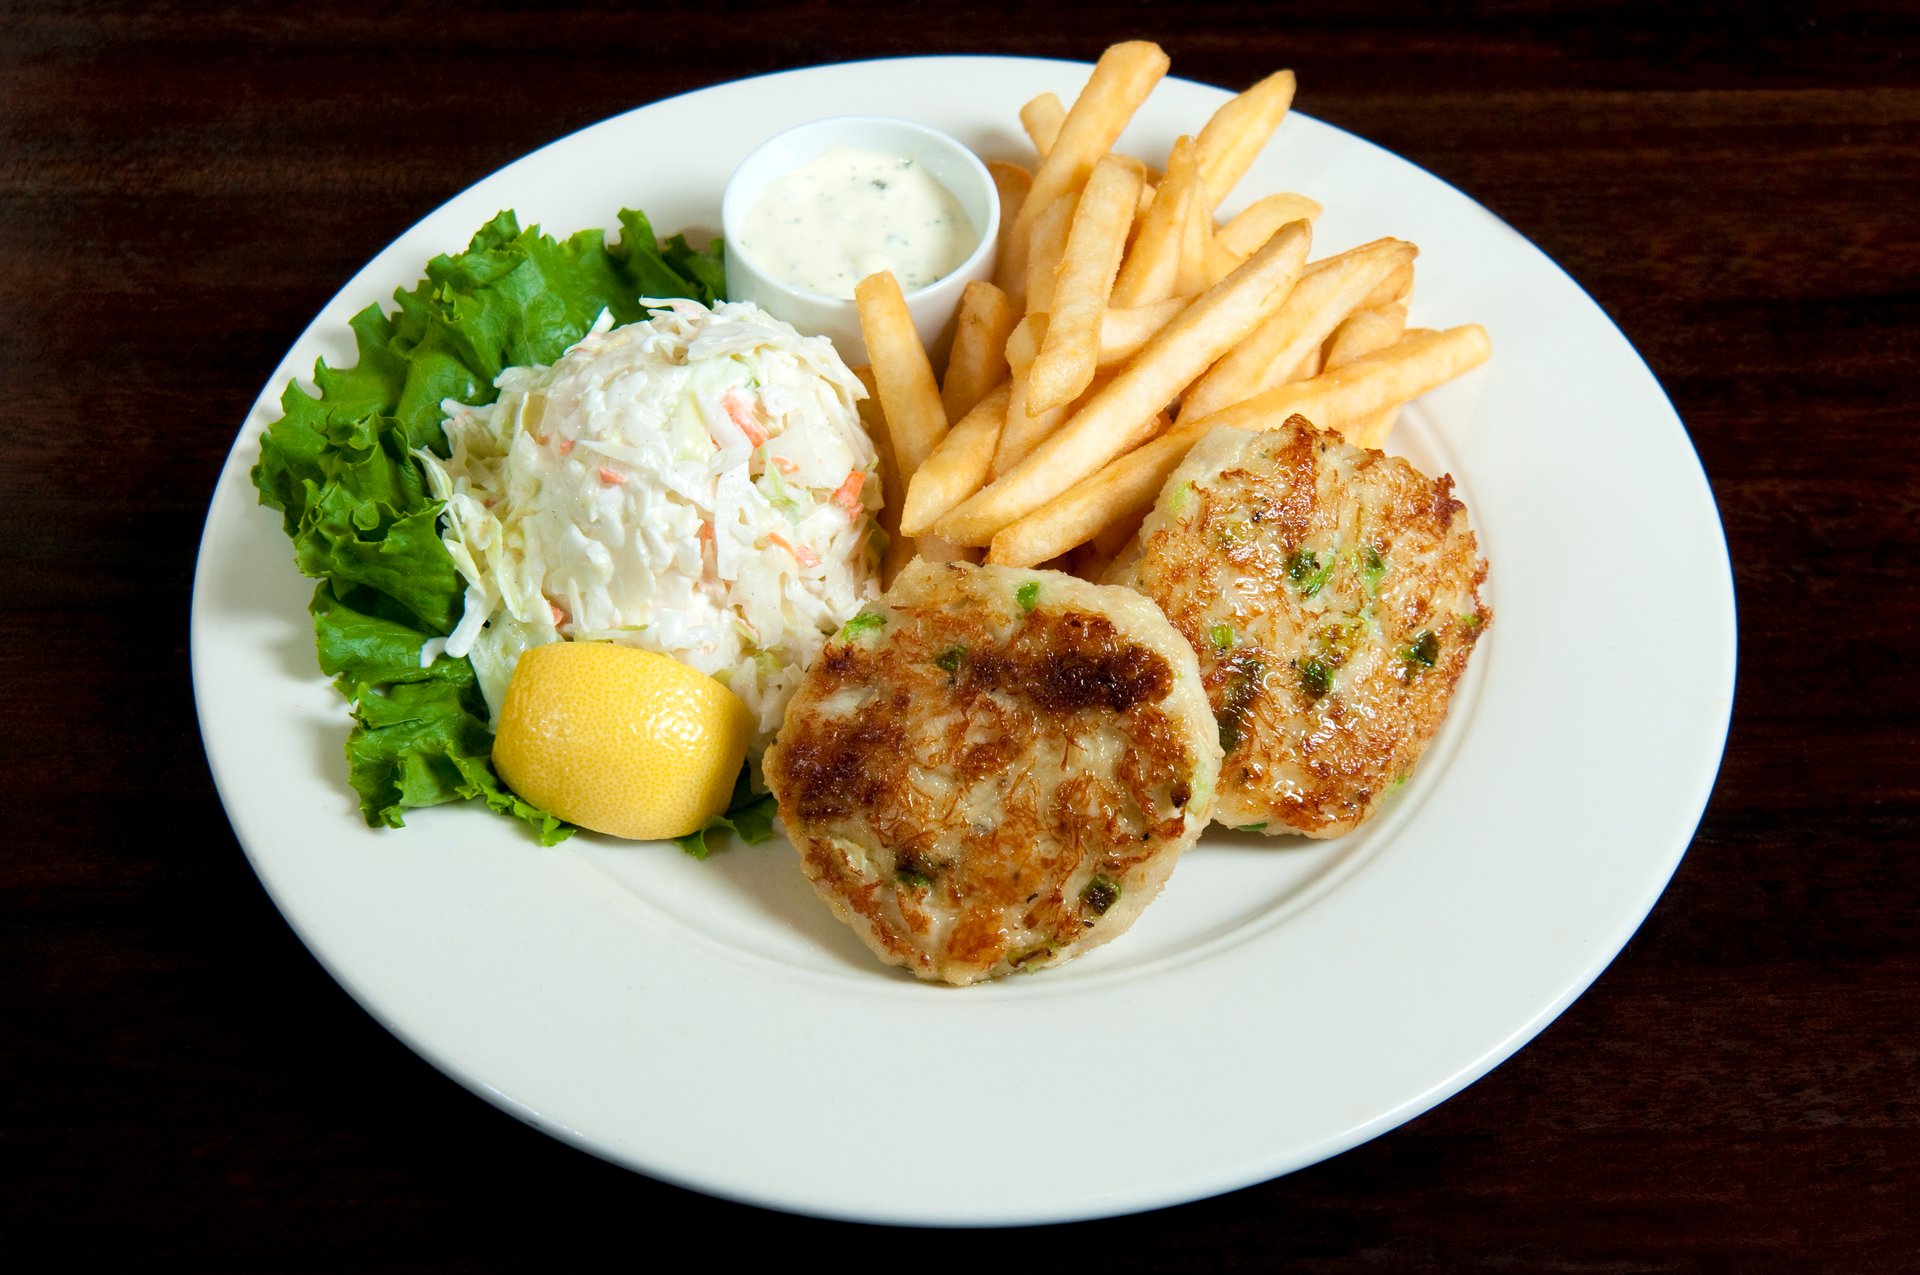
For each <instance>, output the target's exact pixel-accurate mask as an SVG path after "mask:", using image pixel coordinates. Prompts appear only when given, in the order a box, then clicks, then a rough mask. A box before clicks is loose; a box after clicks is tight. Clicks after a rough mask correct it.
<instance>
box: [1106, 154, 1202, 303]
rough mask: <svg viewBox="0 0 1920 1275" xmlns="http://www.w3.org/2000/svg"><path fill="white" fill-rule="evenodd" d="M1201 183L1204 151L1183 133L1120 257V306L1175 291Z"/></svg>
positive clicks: (1116, 295)
mask: <svg viewBox="0 0 1920 1275" xmlns="http://www.w3.org/2000/svg"><path fill="white" fill-rule="evenodd" d="M1199 184H1200V161H1199V152H1198V150H1197V149H1196V148H1195V146H1194V142H1193V139H1192V138H1191V137H1182V138H1180V139H1179V140H1177V141H1175V142H1174V144H1173V152H1172V154H1170V155H1169V156H1168V157H1167V175H1166V177H1165V179H1163V180H1162V181H1161V183H1160V185H1159V186H1158V187H1157V188H1155V190H1154V192H1153V203H1152V204H1151V205H1149V206H1148V208H1147V211H1146V213H1145V215H1144V216H1142V217H1141V219H1140V231H1139V233H1138V234H1136V235H1134V237H1133V244H1132V246H1131V247H1129V248H1128V249H1127V254H1126V257H1125V259H1124V260H1123V261H1122V262H1121V265H1120V274H1119V277H1118V278H1116V279H1115V280H1114V282H1113V296H1112V299H1111V301H1110V304H1112V305H1114V306H1117V307H1121V308H1126V307H1131V306H1140V305H1150V304H1152V303H1153V302H1155V301H1161V300H1165V299H1166V298H1167V297H1170V296H1172V295H1174V292H1173V285H1174V282H1175V281H1176V279H1178V277H1179V274H1180V250H1181V247H1182V244H1183V243H1184V235H1185V231H1186V217H1187V215H1188V213H1189V212H1191V211H1192V208H1193V201H1192V200H1191V199H1189V198H1188V192H1189V191H1191V190H1192V189H1193V188H1195V187H1197V186H1198V185H1199Z"/></svg>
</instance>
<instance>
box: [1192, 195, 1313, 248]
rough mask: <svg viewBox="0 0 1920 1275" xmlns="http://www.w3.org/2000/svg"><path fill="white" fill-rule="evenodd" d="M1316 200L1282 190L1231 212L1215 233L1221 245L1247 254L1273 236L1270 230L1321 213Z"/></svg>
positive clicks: (1310, 219)
mask: <svg viewBox="0 0 1920 1275" xmlns="http://www.w3.org/2000/svg"><path fill="white" fill-rule="evenodd" d="M1320 211H1321V209H1320V204H1319V201H1318V200H1313V199H1308V198H1307V197H1306V196H1305V195H1294V194H1287V193H1281V194H1278V195H1267V196H1265V197H1264V198H1261V199H1256V200H1254V201H1253V202H1252V203H1250V204H1248V205H1247V206H1246V207H1245V208H1242V209H1241V210H1240V211H1239V212H1238V213H1236V214H1234V217H1233V220H1232V221H1229V222H1228V223H1227V224H1226V225H1224V226H1222V227H1220V232H1219V234H1218V235H1217V236H1216V237H1217V238H1218V239H1219V241H1220V244H1221V246H1222V247H1224V248H1226V249H1227V251H1229V252H1231V253H1233V255H1234V256H1236V257H1242V258H1245V257H1250V256H1252V255H1253V254H1254V253H1255V252H1258V251H1259V250H1260V245H1261V244H1263V243H1265V242H1266V241H1267V240H1269V239H1271V238H1273V232H1274V231H1276V230H1278V229H1280V227H1282V226H1284V225H1286V224H1287V223H1288V222H1290V221H1313V220H1314V219H1315V218H1317V217H1319V215H1320Z"/></svg>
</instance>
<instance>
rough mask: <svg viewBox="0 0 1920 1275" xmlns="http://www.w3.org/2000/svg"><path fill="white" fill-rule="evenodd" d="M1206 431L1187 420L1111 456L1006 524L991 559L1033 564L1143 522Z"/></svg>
mask: <svg viewBox="0 0 1920 1275" xmlns="http://www.w3.org/2000/svg"><path fill="white" fill-rule="evenodd" d="M1205 432H1206V431H1205V430H1204V429H1196V428H1194V427H1192V426H1182V427H1181V428H1179V429H1176V430H1173V431H1171V432H1170V433H1165V434H1162V435H1160V437H1158V438H1156V439H1154V440H1152V441H1151V442H1148V443H1144V444H1142V445H1141V446H1139V447H1137V448H1135V449H1134V450H1133V451H1130V452H1128V453H1127V454H1126V455H1124V456H1121V457H1119V458H1118V459H1116V460H1113V461H1111V462H1109V463H1108V464H1107V465H1106V466H1105V467H1104V468H1102V469H1101V470H1100V471H1099V472H1098V473H1095V474H1094V475H1093V476H1092V477H1090V478H1088V479H1086V480H1084V481H1082V482H1079V483H1076V484H1075V485H1074V486H1072V487H1070V488H1068V489H1067V490H1066V491H1065V492H1063V493H1062V494H1060V495H1059V496H1057V497H1055V498H1054V499H1053V500H1051V501H1049V502H1048V503H1046V504H1044V505H1042V506H1041V507H1040V508H1038V509H1036V510H1034V511H1033V512H1032V513H1030V514H1028V515H1027V516H1026V517H1024V518H1022V519H1020V520H1019V521H1018V522H1014V523H1010V524H1009V525H1007V526H1005V527H1003V528H1001V529H1000V531H999V532H997V533H996V534H995V535H994V537H993V545H992V547H991V548H990V549H988V551H987V561H988V562H991V563H999V564H1002V565H1005V566H1010V567H1030V566H1032V565H1033V564H1034V563H1036V562H1044V561H1045V560H1046V559H1048V558H1051V557H1053V556H1054V555H1056V554H1060V553H1065V552H1066V551H1067V550H1069V549H1071V548H1073V547H1074V546H1076V545H1080V544H1085V543H1086V542H1087V541H1088V540H1091V539H1093V538H1094V537H1096V536H1097V535H1098V534H1099V533H1100V532H1101V531H1102V530H1104V529H1105V528H1107V527H1111V526H1115V525H1117V524H1124V523H1127V522H1128V521H1129V520H1131V522H1132V524H1133V525H1134V526H1138V524H1139V522H1140V520H1141V518H1143V517H1145V516H1146V512H1147V510H1148V509H1150V508H1152V507H1153V502H1154V499H1155V498H1156V497H1158V496H1159V494H1160V489H1161V488H1162V487H1164V486H1165V485H1166V482H1167V475H1169V474H1171V473H1172V472H1173V471H1174V470H1175V469H1177V468H1178V467H1179V465H1180V462H1181V460H1183V459H1184V458H1185V457H1186V454H1187V451H1188V450H1189V449H1190V448H1191V447H1192V446H1193V445H1194V444H1195V443H1196V442H1198V441H1199V440H1200V436H1201V435H1202V434H1203V433H1205ZM1131 534H1132V533H1131V532H1129V535H1131ZM1123 543H1124V542H1123Z"/></svg>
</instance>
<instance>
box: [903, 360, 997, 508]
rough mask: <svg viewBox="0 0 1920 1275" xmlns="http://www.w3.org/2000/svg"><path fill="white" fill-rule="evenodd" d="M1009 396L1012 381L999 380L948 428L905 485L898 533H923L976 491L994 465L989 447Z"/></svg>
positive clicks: (991, 445)
mask: <svg viewBox="0 0 1920 1275" xmlns="http://www.w3.org/2000/svg"><path fill="white" fill-rule="evenodd" d="M1012 396H1013V385H1012V383H1011V382H1008V381H1001V382H1000V383H999V384H998V385H996V386H994V387H993V389H991V390H990V391H988V392H987V394H986V395H985V397H983V398H982V399H981V400H980V401H979V403H977V404H976V405H975V406H974V407H973V409H972V410H971V411H969V412H968V413H967V414H966V415H965V416H963V417H961V418H960V420H959V421H958V422H957V423H956V424H955V425H954V426H953V428H952V429H950V430H948V431H947V436H946V437H945V438H943V439H941V440H940V445H939V446H938V447H936V448H934V449H933V454H932V455H930V456H928V457H927V459H926V461H925V463H924V464H922V465H921V466H920V472H919V473H917V474H915V475H914V476H913V481H912V482H911V483H909V484H908V486H907V499H906V503H905V505H904V506H903V507H902V509H901V511H900V530H901V532H902V533H904V534H906V535H909V536H924V535H926V534H927V533H928V532H930V531H932V530H933V524H934V523H935V522H936V521H938V519H939V517H940V515H941V514H944V513H945V512H947V510H949V509H951V508H953V507H954V506H955V505H957V504H959V503H960V502H961V501H963V500H965V499H966V498H967V497H968V496H971V495H973V493H974V492H976V491H979V490H980V487H981V484H983V483H985V482H986V480H987V471H988V470H989V469H990V468H991V467H992V465H993V447H994V444H995V443H996V442H998V441H999V439H1000V427H1001V425H1003V424H1004V423H1005V422H1006V419H1007V401H1008V399H1010V398H1011V397H1012Z"/></svg>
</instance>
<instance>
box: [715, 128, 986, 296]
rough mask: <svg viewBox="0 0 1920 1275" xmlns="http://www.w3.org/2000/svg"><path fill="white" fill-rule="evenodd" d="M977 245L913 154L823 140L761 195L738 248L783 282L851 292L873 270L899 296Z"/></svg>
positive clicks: (955, 203)
mask: <svg viewBox="0 0 1920 1275" xmlns="http://www.w3.org/2000/svg"><path fill="white" fill-rule="evenodd" d="M979 242H980V235H979V232H978V231H976V230H975V229H974V226H973V222H972V221H970V220H969V219H968V217H967V214H966V210H965V209H963V208H961V206H960V201H959V200H957V199H955V198H954V197H953V192H952V191H950V190H948V189H947V188H946V187H945V186H942V185H941V184H940V182H939V180H938V179H936V178H935V177H934V175H933V174H932V173H930V172H928V171H927V170H926V168H925V166H924V165H922V164H919V163H917V162H916V161H915V160H914V159H913V158H912V157H910V156H906V155H894V154H889V153H886V152H884V151H870V150H862V149H860V148H858V147H854V146H829V147H828V148H827V149H826V150H824V151H822V152H821V153H820V156H819V158H817V159H815V160H812V161H811V162H809V163H807V164H803V165H802V166H801V167H799V168H796V169H794V170H793V171H792V172H790V173H788V174H787V175H786V176H784V177H782V178H780V179H779V180H777V181H775V182H773V183H771V184H770V185H769V186H768V187H767V189H766V190H765V191H764V192H762V193H761V195H760V198H759V199H758V200H757V201H756V202H755V203H754V205H753V208H752V210H751V211H750V212H748V214H747V221H746V225H745V227H744V228H743V229H742V230H741V232H740V242H739V244H738V247H739V248H740V249H741V250H742V251H744V252H746V253H748V254H750V255H751V256H752V257H753V260H754V261H755V262H756V263H757V264H758V265H759V267H760V268H761V269H762V270H763V271H765V272H766V273H767V274H769V275H772V276H773V277H775V278H776V279H778V280H779V281H780V282H782V283H784V284H787V285H788V286H790V287H795V288H803V289H805V290H806V291H808V292H815V293H819V294H820V295H822V296H829V297H842V298H849V297H852V296H853V289H854V285H855V284H857V283H859V282H860V280H862V279H864V278H866V277H867V276H868V275H870V274H873V273H875V272H876V271H880V270H891V271H893V276H894V278H895V279H897V280H899V281H900V290H901V291H902V292H912V291H913V290H914V289H915V288H924V287H926V286H927V285H928V284H930V283H933V282H935V281H937V280H938V279H940V278H941V277H942V276H943V275H947V274H950V273H952V272H953V271H954V270H955V269H956V268H957V267H959V266H960V265H961V263H963V262H964V261H966V259H967V256H968V254H970V253H971V252H972V251H973V250H974V248H975V247H976V246H978V244H979Z"/></svg>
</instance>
